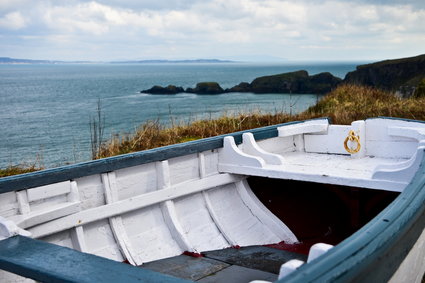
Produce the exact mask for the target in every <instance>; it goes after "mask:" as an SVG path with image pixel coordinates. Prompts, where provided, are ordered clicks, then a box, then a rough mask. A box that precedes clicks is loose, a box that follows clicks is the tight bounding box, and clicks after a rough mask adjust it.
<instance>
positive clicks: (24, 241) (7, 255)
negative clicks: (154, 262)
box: [0, 236, 191, 283]
mask: <svg viewBox="0 0 425 283" xmlns="http://www.w3.org/2000/svg"><path fill="white" fill-rule="evenodd" d="M0 250H1V253H0V267H1V269H4V270H6V271H9V272H14V273H17V274H20V275H22V276H25V277H27V278H31V279H34V280H37V281H41V282H75V283H77V282H81V283H83V282H87V283H89V282H90V283H92V282H103V283H108V282H111V283H116V282H146V283H148V282H152V283H154V282H155V283H156V282H164V283H166V282H173V283H179V282H181V283H184V282H191V281H187V280H183V279H180V278H177V277H172V276H169V275H165V274H161V273H158V272H154V271H151V270H147V269H142V268H138V267H134V266H132V265H129V264H123V263H121V262H116V261H113V260H109V259H106V258H103V257H99V256H95V255H92V254H87V253H82V252H78V251H76V250H73V249H69V248H65V247H61V246H58V245H54V244H49V243H46V242H42V241H39V240H34V239H30V238H27V237H23V236H14V237H11V238H9V239H6V240H3V241H0Z"/></svg>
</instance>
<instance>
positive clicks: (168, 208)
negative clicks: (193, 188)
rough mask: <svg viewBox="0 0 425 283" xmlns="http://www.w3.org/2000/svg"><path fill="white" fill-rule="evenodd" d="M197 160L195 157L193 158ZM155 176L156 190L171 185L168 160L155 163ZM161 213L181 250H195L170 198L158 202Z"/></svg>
mask: <svg viewBox="0 0 425 283" xmlns="http://www.w3.org/2000/svg"><path fill="white" fill-rule="evenodd" d="M195 161H196V162H198V160H197V159H195ZM156 168H157V169H156V170H157V176H158V177H157V178H158V190H165V189H168V188H170V187H171V180H170V168H169V163H168V160H164V161H160V162H157V163H156ZM160 207H161V211H162V215H163V216H164V223H165V225H166V226H167V227H168V229H169V230H170V233H171V235H172V237H173V239H174V240H175V241H176V242H177V244H178V245H179V247H180V248H181V249H182V250H183V251H189V252H197V251H196V250H195V249H194V248H193V246H192V244H191V243H190V242H189V239H188V238H187V236H186V235H185V233H184V232H183V228H182V227H181V225H180V222H179V219H178V217H177V213H176V209H175V207H174V203H173V201H172V200H167V201H165V202H163V203H161V204H160Z"/></svg>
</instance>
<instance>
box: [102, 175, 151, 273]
mask: <svg viewBox="0 0 425 283" xmlns="http://www.w3.org/2000/svg"><path fill="white" fill-rule="evenodd" d="M102 182H103V185H104V188H105V198H106V203H107V204H110V203H114V202H116V201H118V191H117V183H116V176H115V173H114V172H110V173H104V174H102ZM109 224H110V226H111V230H112V233H113V235H114V238H115V239H116V243H117V245H118V247H119V248H120V251H121V253H122V254H123V255H124V257H125V258H126V259H127V260H128V262H129V263H130V264H132V265H141V264H142V263H143V262H142V260H141V259H139V258H138V257H137V255H135V254H134V253H133V252H132V251H133V248H132V246H131V243H130V240H129V239H128V237H127V233H126V231H125V228H124V225H123V223H122V219H121V217H120V216H114V217H110V218H109Z"/></svg>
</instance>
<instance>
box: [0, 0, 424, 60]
mask: <svg viewBox="0 0 425 283" xmlns="http://www.w3.org/2000/svg"><path fill="white" fill-rule="evenodd" d="M424 53H425V0H415V1H402V0H387V1H386V0H371V1H366V0H354V1H346V0H331V1H314V0H293V1H279V0H272V1H268V0H105V1H101V0H98V1H84V0H0V57H12V58H25V59H46V60H68V61H74V60H89V61H114V60H146V59H169V60H176V59H197V58H210V59H212V58H216V59H227V60H244V61H277V60H294V61H324V60H326V61H362V60H383V59H392V58H402V57H410V56H416V55H419V54H424Z"/></svg>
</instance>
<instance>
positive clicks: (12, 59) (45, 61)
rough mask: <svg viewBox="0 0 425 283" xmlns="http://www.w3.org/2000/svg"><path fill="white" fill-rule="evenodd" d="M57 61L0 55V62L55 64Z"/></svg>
mask: <svg viewBox="0 0 425 283" xmlns="http://www.w3.org/2000/svg"><path fill="white" fill-rule="evenodd" d="M55 62H57V61H49V60H30V59H15V58H9V57H0V64H54V63H55Z"/></svg>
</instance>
